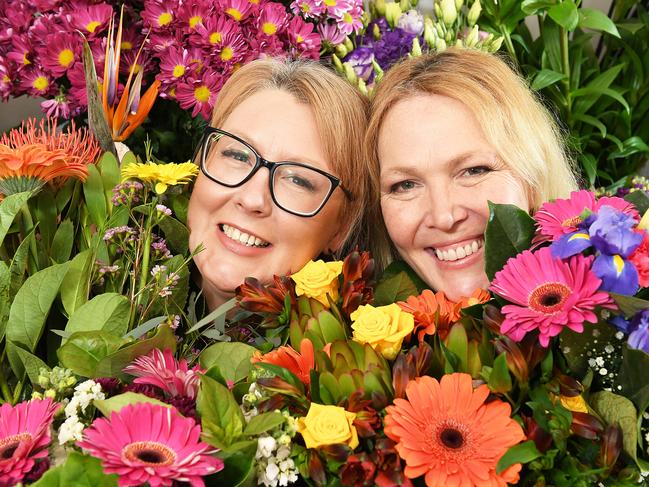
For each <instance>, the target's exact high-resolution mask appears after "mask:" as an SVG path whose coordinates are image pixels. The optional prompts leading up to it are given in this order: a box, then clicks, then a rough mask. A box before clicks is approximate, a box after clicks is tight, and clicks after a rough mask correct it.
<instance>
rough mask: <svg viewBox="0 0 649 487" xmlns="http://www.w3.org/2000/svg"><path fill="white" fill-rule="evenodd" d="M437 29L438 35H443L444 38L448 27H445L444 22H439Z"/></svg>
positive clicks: (436, 25)
mask: <svg viewBox="0 0 649 487" xmlns="http://www.w3.org/2000/svg"><path fill="white" fill-rule="evenodd" d="M435 30H436V31H437V37H441V38H442V39H443V38H444V37H445V36H446V29H445V28H444V24H441V23H439V22H438V23H437V24H435Z"/></svg>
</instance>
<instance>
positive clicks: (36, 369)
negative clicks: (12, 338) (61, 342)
mask: <svg viewBox="0 0 649 487" xmlns="http://www.w3.org/2000/svg"><path fill="white" fill-rule="evenodd" d="M7 347H8V348H9V347H12V348H14V350H13V352H14V353H16V354H18V356H19V357H20V361H21V362H22V364H23V367H24V368H25V372H27V377H29V380H30V381H31V383H32V384H33V385H38V376H39V375H40V370H41V368H45V369H47V370H49V367H48V366H47V364H46V363H45V362H43V361H42V360H41V359H40V358H38V357H37V356H36V355H34V354H32V353H29V352H28V351H27V350H25V349H22V348H20V347H18V346H16V345H14V344H13V343H12V342H7Z"/></svg>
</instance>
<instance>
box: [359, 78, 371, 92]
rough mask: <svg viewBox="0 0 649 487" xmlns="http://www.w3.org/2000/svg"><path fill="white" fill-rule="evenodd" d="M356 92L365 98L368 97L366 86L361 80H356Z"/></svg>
mask: <svg viewBox="0 0 649 487" xmlns="http://www.w3.org/2000/svg"><path fill="white" fill-rule="evenodd" d="M358 90H359V91H360V92H361V93H363V94H364V95H365V96H367V95H369V93H368V91H367V84H366V83H365V80H364V79H363V78H358Z"/></svg>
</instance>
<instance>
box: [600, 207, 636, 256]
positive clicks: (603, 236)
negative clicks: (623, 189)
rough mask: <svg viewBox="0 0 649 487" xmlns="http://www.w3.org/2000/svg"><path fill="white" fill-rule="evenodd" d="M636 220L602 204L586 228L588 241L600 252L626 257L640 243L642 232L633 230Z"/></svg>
mask: <svg viewBox="0 0 649 487" xmlns="http://www.w3.org/2000/svg"><path fill="white" fill-rule="evenodd" d="M635 226H636V221H635V220H634V219H633V217H632V216H630V215H626V214H624V213H623V212H621V211H619V210H616V209H615V208H613V207H611V206H608V205H604V206H602V207H601V208H600V209H599V211H598V212H597V218H596V219H595V220H594V221H593V223H592V224H591V225H590V227H589V228H588V233H589V234H590V241H591V242H592V244H593V247H595V248H596V249H597V250H599V251H600V252H601V253H602V254H608V255H616V254H617V255H621V256H622V257H628V256H629V255H630V254H631V252H633V251H634V250H635V249H636V248H637V247H638V245H640V244H641V243H642V238H643V237H642V234H641V233H638V232H634V231H633V228H634V227H635Z"/></svg>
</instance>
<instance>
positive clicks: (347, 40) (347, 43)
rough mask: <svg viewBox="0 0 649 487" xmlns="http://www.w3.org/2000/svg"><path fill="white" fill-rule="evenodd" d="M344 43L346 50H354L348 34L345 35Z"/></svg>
mask: <svg viewBox="0 0 649 487" xmlns="http://www.w3.org/2000/svg"><path fill="white" fill-rule="evenodd" d="M344 44H345V47H346V48H347V52H352V51H353V50H354V43H353V42H352V40H351V39H350V38H349V36H347V37H345V41H344Z"/></svg>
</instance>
